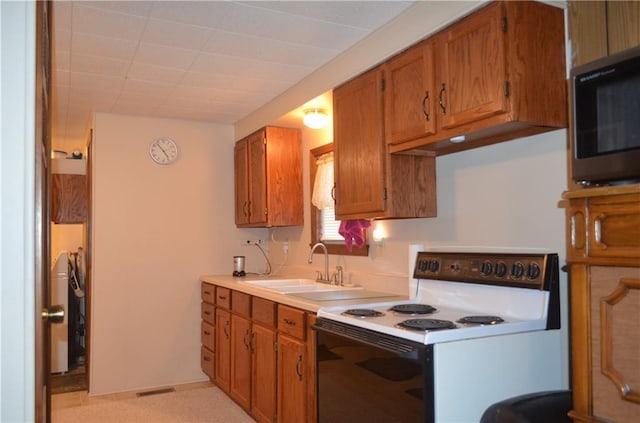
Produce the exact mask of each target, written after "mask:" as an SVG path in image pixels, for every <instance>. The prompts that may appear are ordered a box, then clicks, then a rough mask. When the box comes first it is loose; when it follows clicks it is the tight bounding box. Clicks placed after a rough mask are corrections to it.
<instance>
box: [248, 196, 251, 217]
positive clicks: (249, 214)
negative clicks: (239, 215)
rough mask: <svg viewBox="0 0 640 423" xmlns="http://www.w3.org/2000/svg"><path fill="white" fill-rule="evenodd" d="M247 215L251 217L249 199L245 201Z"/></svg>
mask: <svg viewBox="0 0 640 423" xmlns="http://www.w3.org/2000/svg"><path fill="white" fill-rule="evenodd" d="M247 216H249V217H251V200H249V202H247Z"/></svg>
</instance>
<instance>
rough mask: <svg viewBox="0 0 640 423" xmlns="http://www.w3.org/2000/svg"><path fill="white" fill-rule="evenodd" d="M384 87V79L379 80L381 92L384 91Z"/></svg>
mask: <svg viewBox="0 0 640 423" xmlns="http://www.w3.org/2000/svg"><path fill="white" fill-rule="evenodd" d="M386 85H387V84H386V83H385V80H384V79H381V80H380V89H381V90H382V91H384V88H385V86H386Z"/></svg>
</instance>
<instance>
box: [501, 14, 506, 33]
mask: <svg viewBox="0 0 640 423" xmlns="http://www.w3.org/2000/svg"><path fill="white" fill-rule="evenodd" d="M500 25H501V27H502V32H507V17H506V16H504V17H503V18H502V22H501V23H500Z"/></svg>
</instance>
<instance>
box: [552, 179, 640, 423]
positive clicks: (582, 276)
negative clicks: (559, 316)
mask: <svg viewBox="0 0 640 423" xmlns="http://www.w3.org/2000/svg"><path fill="white" fill-rule="evenodd" d="M563 197H564V199H565V201H564V202H563V205H564V207H565V214H566V219H567V235H566V238H567V261H568V263H569V275H570V292H571V297H570V301H571V351H572V357H571V358H572V360H571V362H572V369H571V374H572V391H573V409H572V411H571V412H570V417H571V418H572V419H573V420H574V421H575V422H592V421H616V422H631V421H635V419H636V416H638V415H640V379H639V378H638V375H639V374H640V355H639V354H638V351H640V322H639V321H638V315H639V314H640V185H638V184H636V185H621V186H615V187H597V188H584V189H579V190H574V191H567V192H565V193H564V194H563Z"/></svg>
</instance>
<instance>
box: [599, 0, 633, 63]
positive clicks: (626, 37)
mask: <svg viewBox="0 0 640 423" xmlns="http://www.w3.org/2000/svg"><path fill="white" fill-rule="evenodd" d="M606 16H607V33H608V38H607V40H608V42H609V54H615V53H619V52H621V51H624V50H626V49H628V48H631V47H635V46H637V45H640V2H637V1H608V2H607V13H606Z"/></svg>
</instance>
